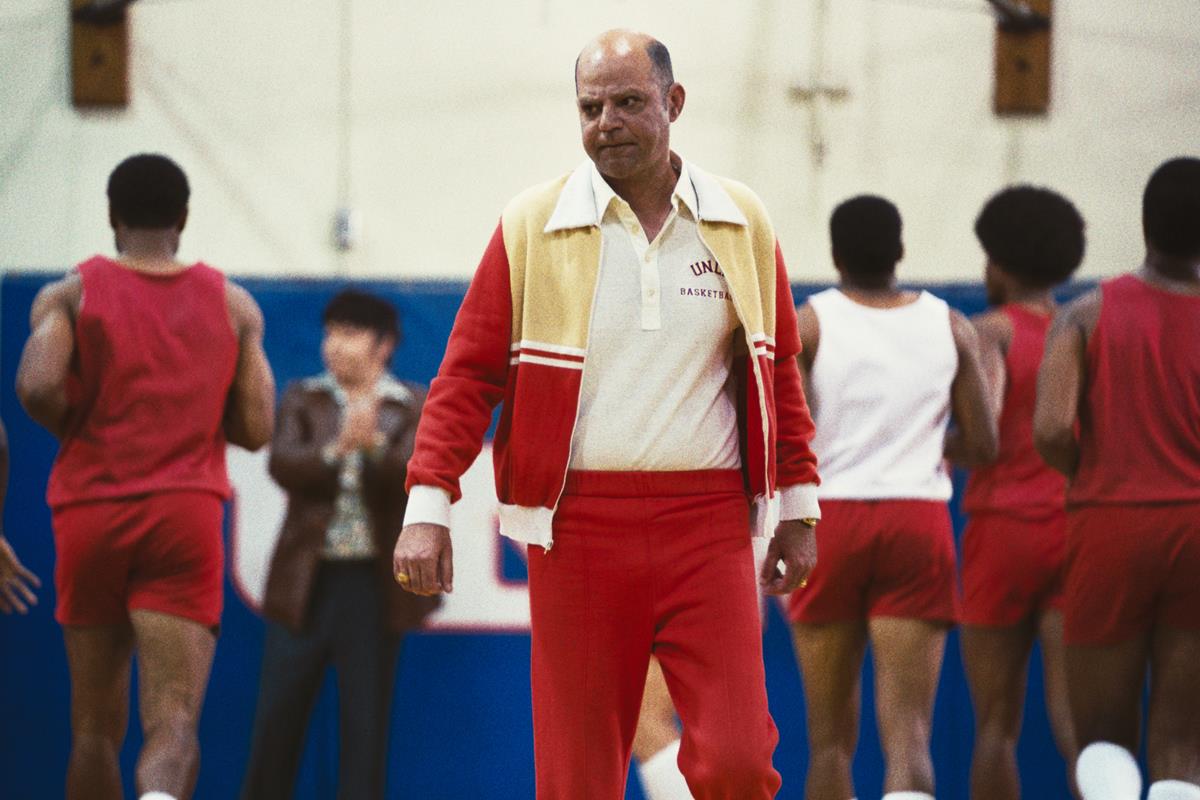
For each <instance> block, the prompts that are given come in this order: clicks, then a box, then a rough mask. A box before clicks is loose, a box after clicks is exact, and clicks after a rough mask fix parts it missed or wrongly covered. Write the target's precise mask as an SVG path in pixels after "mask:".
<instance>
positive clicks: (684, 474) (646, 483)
mask: <svg viewBox="0 0 1200 800" xmlns="http://www.w3.org/2000/svg"><path fill="white" fill-rule="evenodd" d="M745 491H746V484H745V480H744V478H743V477H742V471H741V470H740V469H696V470H687V471H681V472H608V471H601V470H571V471H570V472H568V473H567V484H566V486H565V487H564V489H563V494H566V495H581V496H585V497H682V496H686V495H694V494H719V493H722V492H739V493H744V492H745Z"/></svg>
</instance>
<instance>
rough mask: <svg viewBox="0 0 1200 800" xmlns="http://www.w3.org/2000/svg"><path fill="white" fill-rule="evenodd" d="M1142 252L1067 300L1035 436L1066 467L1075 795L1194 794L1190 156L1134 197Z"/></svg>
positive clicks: (1048, 358) (1196, 616) (1196, 632)
mask: <svg viewBox="0 0 1200 800" xmlns="http://www.w3.org/2000/svg"><path fill="white" fill-rule="evenodd" d="M1142 231H1143V234H1144V238H1145V244H1146V260H1145V262H1144V263H1143V264H1142V266H1141V268H1140V269H1138V270H1137V271H1135V272H1133V273H1130V274H1127V275H1122V276H1121V277H1119V278H1114V279H1112V280H1108V281H1105V282H1104V283H1102V284H1101V285H1100V287H1099V288H1098V289H1095V290H1093V291H1091V292H1088V293H1087V294H1085V295H1083V296H1082V297H1080V298H1079V299H1078V300H1076V301H1075V302H1073V303H1072V304H1071V305H1069V306H1067V308H1066V309H1064V311H1063V312H1062V313H1060V314H1059V315H1058V317H1057V318H1056V319H1055V322H1054V325H1053V327H1052V328H1051V330H1050V334H1049V337H1048V339H1047V340H1046V355H1045V358H1044V359H1043V361H1042V367H1041V371H1040V373H1039V376H1038V399H1037V408H1036V413H1035V416H1034V441H1035V443H1036V444H1037V447H1038V450H1039V452H1041V454H1042V456H1043V457H1044V458H1045V459H1046V462H1047V463H1048V464H1049V465H1050V466H1052V467H1054V468H1055V469H1057V470H1058V471H1060V472H1062V473H1063V474H1064V475H1066V476H1067V478H1068V479H1069V480H1070V485H1069V486H1068V488H1067V556H1066V574H1065V580H1064V590H1063V640H1064V642H1065V643H1066V654H1067V658H1066V662H1067V689H1068V692H1069V695H1070V701H1071V714H1072V718H1073V720H1074V723H1075V732H1076V735H1077V736H1078V738H1079V744H1080V746H1081V747H1083V751H1082V752H1081V753H1080V755H1079V760H1078V762H1077V765H1076V779H1077V781H1078V784H1079V791H1080V794H1081V795H1082V796H1083V797H1084V798H1085V800H1125V798H1137V797H1139V796H1140V787H1141V775H1140V774H1139V772H1138V767H1137V764H1136V762H1135V761H1134V759H1133V756H1132V755H1131V753H1136V752H1137V750H1138V745H1139V735H1140V730H1141V711H1142V709H1141V706H1142V689H1143V685H1144V683H1145V679H1146V676H1147V674H1149V677H1150V700H1149V706H1148V708H1147V712H1148V717H1147V725H1146V751H1147V760H1148V766H1149V771H1150V780H1151V785H1150V793H1149V795H1148V797H1149V800H1200V691H1198V690H1197V675H1198V673H1200V579H1198V578H1200V159H1196V158H1178V159H1174V160H1172V161H1168V162H1166V163H1165V164H1163V165H1162V166H1160V167H1159V168H1158V169H1157V170H1156V171H1155V172H1154V174H1153V175H1152V176H1151V178H1150V181H1149V183H1148V184H1147V185H1146V189H1145V192H1144V194H1143V196H1142Z"/></svg>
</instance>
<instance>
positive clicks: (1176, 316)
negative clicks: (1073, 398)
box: [1067, 275, 1200, 506]
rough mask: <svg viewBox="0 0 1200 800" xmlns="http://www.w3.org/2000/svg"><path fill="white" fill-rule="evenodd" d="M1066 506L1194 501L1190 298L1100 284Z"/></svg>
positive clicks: (1199, 487) (1197, 318) (1195, 334)
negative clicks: (1076, 464) (1076, 461)
mask: <svg viewBox="0 0 1200 800" xmlns="http://www.w3.org/2000/svg"><path fill="white" fill-rule="evenodd" d="M1101 292H1102V298H1101V302H1100V319H1099V321H1098V322H1097V324H1096V329H1095V331H1093V333H1092V336H1091V339H1090V341H1089V342H1088V348H1087V389H1086V393H1085V396H1084V399H1083V402H1082V405H1081V408H1080V415H1079V421H1080V437H1079V449H1080V460H1079V471H1078V472H1077V474H1076V475H1075V480H1074V481H1073V482H1072V483H1071V487H1070V489H1069V490H1068V492H1067V501H1068V504H1069V505H1071V506H1080V505H1100V504H1105V503H1120V504H1141V503H1184V502H1187V503H1190V502H1197V501H1200V297H1194V296H1188V295H1181V294H1175V293H1173V292H1168V291H1165V290H1163V289H1159V288H1157V287H1154V286H1150V285H1149V284H1147V283H1146V282H1145V281H1143V280H1141V279H1140V278H1138V277H1136V276H1134V275H1125V276H1122V277H1120V278H1115V279H1113V280H1110V281H1105V282H1104V283H1103V284H1102V285H1101Z"/></svg>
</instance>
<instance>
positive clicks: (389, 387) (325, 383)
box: [312, 372, 413, 406]
mask: <svg viewBox="0 0 1200 800" xmlns="http://www.w3.org/2000/svg"><path fill="white" fill-rule="evenodd" d="M312 382H313V385H314V387H315V388H319V389H324V390H325V391H327V392H329V393H330V394H332V395H333V399H334V400H336V401H337V404H338V405H339V406H343V405H345V404H346V392H345V391H343V389H342V386H341V384H339V383H338V382H337V379H336V378H334V377H333V375H331V374H330V373H329V372H322V373H321V374H320V375H318V376H317V377H315V378H313V379H312ZM375 395H376V396H377V397H379V398H380V399H381V400H395V401H396V402H398V403H407V402H408V401H409V400H411V399H413V393H412V392H411V391H409V389H408V388H407V387H406V386H405V385H404V384H403V383H401V382H400V381H398V380H396V379H395V378H393V377H392V376H391V375H390V374H389V373H387V372H385V373H383V375H381V376H379V382H378V383H377V384H375Z"/></svg>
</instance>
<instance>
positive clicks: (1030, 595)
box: [962, 512, 1067, 626]
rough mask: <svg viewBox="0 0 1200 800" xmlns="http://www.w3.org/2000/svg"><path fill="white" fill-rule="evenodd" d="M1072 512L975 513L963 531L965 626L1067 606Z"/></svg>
mask: <svg viewBox="0 0 1200 800" xmlns="http://www.w3.org/2000/svg"><path fill="white" fill-rule="evenodd" d="M1066 546H1067V516H1066V514H1065V513H1064V512H1058V513H1052V514H1050V516H1047V517H1043V518H1041V519H1020V518H1018V517H1014V516H1012V515H1009V514H1003V513H995V512H986V513H978V514H972V515H971V519H970V521H969V522H968V523H967V528H966V530H965V531H963V542H962V548H963V551H962V588H963V614H962V622H963V624H964V625H985V626H1010V625H1016V624H1017V623H1018V622H1021V621H1022V620H1025V619H1029V618H1030V617H1033V616H1036V615H1039V614H1041V613H1043V612H1045V611H1047V610H1049V609H1056V610H1057V609H1061V608H1062V568H1063V560H1064V559H1065V558H1066Z"/></svg>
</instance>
